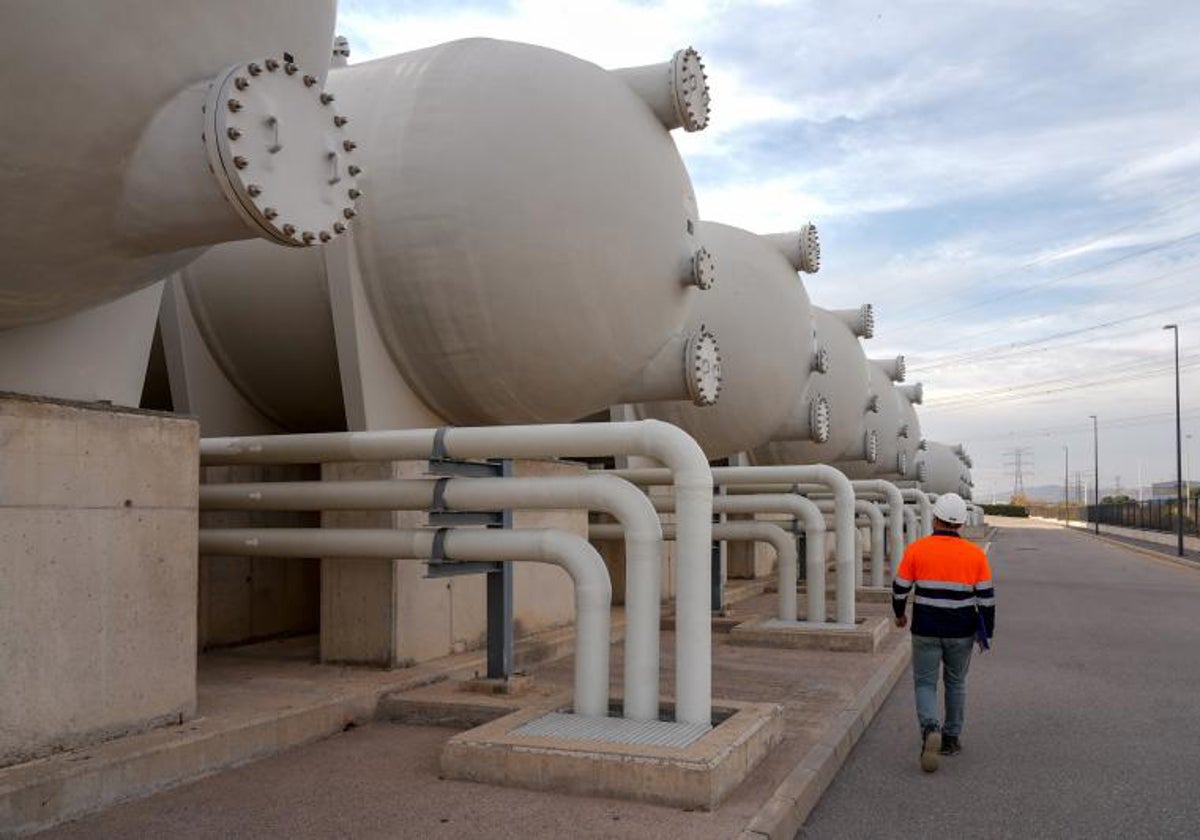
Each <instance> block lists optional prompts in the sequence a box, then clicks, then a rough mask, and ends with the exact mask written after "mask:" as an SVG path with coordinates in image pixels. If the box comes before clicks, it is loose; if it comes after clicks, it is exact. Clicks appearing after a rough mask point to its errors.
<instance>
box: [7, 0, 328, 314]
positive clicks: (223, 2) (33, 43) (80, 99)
mask: <svg viewBox="0 0 1200 840" xmlns="http://www.w3.org/2000/svg"><path fill="white" fill-rule="evenodd" d="M334 12H335V3H334V0H237V1H236V2H234V0H211V1H210V2H205V3H184V4H172V6H171V8H170V10H169V11H166V10H164V9H163V7H162V4H161V3H158V2H154V0H109V2H104V3H96V2H89V0H55V2H43V0H10V2H7V3H5V5H4V23H3V26H0V56H2V58H0V63H2V65H0V66H2V67H3V71H2V73H0V75H2V76H3V78H4V80H5V85H4V88H3V90H2V91H0V113H3V114H4V115H5V119H6V123H7V125H8V128H9V129H10V130H8V131H6V132H5V134H4V138H3V140H0V158H2V159H3V160H4V166H3V168H0V196H3V199H0V250H3V252H4V254H5V260H6V267H5V273H4V279H3V280H2V281H0V329H5V328H9V327H14V326H17V325H19V324H28V323H34V322H38V321H44V320H48V319H51V318H56V317H60V316H64V315H67V314H70V313H72V312H78V311H81V310H83V309H86V308H88V307H90V306H94V305H96V304H99V303H103V302H105V301H110V300H114V299H116V298H118V297H121V296H123V295H126V294H129V293H131V292H133V291H135V290H137V289H139V288H141V287H143V286H146V285H148V284H150V283H153V282H154V281H157V280H160V279H162V278H163V277H165V276H166V275H168V274H170V273H171V272H172V271H174V270H175V269H177V268H179V267H180V266H182V265H184V264H186V263H187V262H189V261H190V260H192V259H194V258H195V257H196V256H197V255H198V254H199V251H198V250H195V249H194V248H193V249H189V250H186V251H180V250H179V249H180V248H182V247H184V246H183V245H182V244H180V242H179V241H178V240H175V239H172V238H171V237H170V236H167V237H164V238H163V239H162V240H159V239H157V238H156V235H155V234H154V230H153V228H154V225H155V224H157V223H158V222H161V221H163V220H161V219H160V220H156V219H154V218H152V217H147V216H146V215H145V214H144V212H143V213H142V214H141V215H140V216H139V215H137V214H138V211H139V207H140V201H141V199H146V200H147V201H149V200H151V199H152V198H153V194H154V193H156V192H157V191H161V190H166V191H172V190H176V191H177V190H179V189H180V188H181V186H182V185H183V184H185V182H186V183H197V184H203V186H200V187H197V189H198V190H200V192H198V193H194V194H189V193H187V192H184V193H182V194H181V193H178V192H175V193H172V194H173V195H175V196H176V198H180V199H183V198H187V197H188V196H189V195H190V197H191V201H190V202H189V201H186V200H177V201H173V202H172V203H171V204H170V205H163V206H164V207H165V208H167V209H168V210H169V211H170V212H172V213H183V214H185V215H190V218H191V222H189V224H191V223H195V225H196V230H198V231H200V233H199V234H197V235H196V236H194V237H193V238H195V239H197V240H198V241H196V242H194V243H193V244H196V245H200V244H204V243H205V242H213V241H222V240H227V239H235V238H246V237H249V236H253V235H255V234H254V232H253V231H252V230H250V228H249V227H247V226H246V225H245V224H244V223H243V222H241V221H240V220H239V219H238V218H237V215H236V213H234V211H233V210H232V208H231V207H230V206H229V205H228V204H227V203H226V202H225V200H224V199H223V198H222V197H221V196H220V194H219V191H218V189H217V187H216V186H215V183H214V182H212V178H211V175H210V173H209V172H208V170H207V164H206V163H205V157H204V146H203V143H202V142H201V139H200V137H199V136H198V134H199V131H197V132H196V134H189V135H188V136H187V138H186V145H185V146H183V147H180V155H179V157H177V158H175V159H173V160H172V159H167V158H163V157H161V156H157V157H154V158H153V159H152V160H151V159H147V160H146V165H147V166H150V165H151V163H153V165H154V166H163V167H165V169H162V170H160V171H149V170H148V169H142V168H133V169H131V168H130V164H131V161H134V160H135V149H136V148H137V147H138V144H139V142H141V139H142V137H143V134H144V133H145V132H146V131H147V129H148V128H149V127H150V126H151V123H152V122H153V121H154V119H155V118H156V116H157V115H158V113H159V110H160V109H161V108H163V106H164V105H166V104H167V103H168V102H169V101H170V100H171V99H172V98H173V97H175V96H176V94H177V93H179V92H180V91H182V90H183V89H185V88H187V87H188V86H190V85H194V84H196V83H198V82H204V81H205V80H207V79H210V78H212V77H214V76H215V75H216V74H219V73H221V72H222V71H224V70H225V69H226V68H228V67H230V66H231V65H234V64H239V63H242V62H245V61H249V60H252V59H261V58H265V57H266V56H268V55H278V56H282V52H283V51H285V50H287V51H290V52H291V53H293V55H294V56H295V57H296V59H297V60H298V61H300V62H303V63H304V66H305V70H304V72H306V73H312V74H313V75H314V76H315V77H316V78H318V80H320V79H323V78H324V75H325V69H326V67H327V64H328V60H329V50H330V44H331V41H332V37H333V22H334ZM199 104H200V103H199V102H198V103H197V108H196V118H197V122H196V127H197V129H199V126H200V114H199ZM180 140H181V142H183V140H184V138H180ZM189 149H190V150H191V151H190V152H189V153H188V154H189V155H190V157H188V158H187V159H188V160H189V161H190V162H191V165H192V166H193V168H190V169H189V168H187V167H184V166H183V163H184V161H183V160H182V159H181V158H182V157H183V155H182V152H183V151H185V150H189ZM147 190H149V191H150V195H147V193H146V191H147ZM130 196H133V197H134V199H135V200H134V201H133V203H132V204H130V203H129V198H130ZM201 205H204V206H205V207H208V208H210V209H211V210H212V213H214V214H215V215H210V216H209V217H208V219H207V220H205V219H203V218H200V214H201ZM141 209H142V210H143V211H144V207H142V208H141ZM204 212H209V211H208V210H205V211H204ZM127 213H134V214H135V216H136V221H134V219H133V218H132V217H130V216H128V215H126V214H127ZM174 221H179V220H178V219H177V220H174ZM130 224H132V227H129V226H128V225H130Z"/></svg>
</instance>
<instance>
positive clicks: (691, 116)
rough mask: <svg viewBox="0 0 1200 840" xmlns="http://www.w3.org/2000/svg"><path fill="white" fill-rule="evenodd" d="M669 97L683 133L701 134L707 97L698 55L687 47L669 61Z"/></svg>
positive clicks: (707, 113) (705, 81)
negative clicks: (672, 101) (695, 132)
mask: <svg viewBox="0 0 1200 840" xmlns="http://www.w3.org/2000/svg"><path fill="white" fill-rule="evenodd" d="M671 95H672V98H673V99H674V101H675V113H676V115H677V116H678V118H679V124H680V125H682V126H683V130H684V131H703V130H704V128H705V127H706V126H707V125H708V115H709V107H710V102H711V97H710V96H709V92H708V76H707V75H705V73H704V62H703V61H701V60H700V53H698V52H696V51H695V50H694V49H692V48H691V47H688V48H687V49H682V50H679V51H678V52H676V53H675V55H674V56H672V57H671Z"/></svg>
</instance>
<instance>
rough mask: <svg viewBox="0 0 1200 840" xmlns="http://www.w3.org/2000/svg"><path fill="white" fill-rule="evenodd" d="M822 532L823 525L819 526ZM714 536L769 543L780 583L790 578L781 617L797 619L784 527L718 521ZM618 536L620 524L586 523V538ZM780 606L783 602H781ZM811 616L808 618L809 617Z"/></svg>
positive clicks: (792, 549)
mask: <svg viewBox="0 0 1200 840" xmlns="http://www.w3.org/2000/svg"><path fill="white" fill-rule="evenodd" d="M662 530H663V538H664V539H667V540H672V539H675V526H674V525H672V524H671V523H665V524H664V525H663V526H662ZM822 532H824V528H822ZM712 534H713V539H715V540H730V541H735V542H765V543H769V544H770V545H771V546H772V547H773V548H774V549H775V557H776V559H777V560H778V561H779V570H780V571H779V585H780V586H781V587H782V586H784V581H785V577H786V579H787V580H790V581H791V592H792V598H791V603H792V608H791V616H790V617H784V616H783V615H782V613H781V615H780V619H781V620H784V621H795V620H796V568H797V563H798V560H797V555H796V541H795V539H793V537H792V535H791V534H789V533H788V532H787V531H785V530H784V529H783V528H781V527H779V526H778V525H776V524H774V523H772V522H719V523H716V524H714V525H713V529H712ZM620 536H621V526H620V525H601V524H594V525H589V526H588V538H589V539H593V540H612V539H619V538H620ZM782 594H783V593H782V590H781V592H780V595H781V597H780V599H779V600H780V603H781V604H782V602H783V598H782ZM781 610H782V606H781ZM810 620H811V619H810Z"/></svg>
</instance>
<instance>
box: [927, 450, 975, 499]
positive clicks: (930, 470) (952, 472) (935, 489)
mask: <svg viewBox="0 0 1200 840" xmlns="http://www.w3.org/2000/svg"><path fill="white" fill-rule="evenodd" d="M920 463H921V464H922V465H923V466H922V467H921V468H920V472H922V473H923V474H924V476H925V477H924V478H923V479H921V489H923V490H924V491H925V492H927V493H937V494H939V495H940V494H942V493H958V494H959V495H960V496H961V495H962V490H963V487H964V475H965V473H964V471H966V469H967V468H966V465H965V464H963V462H962V461H961V460H959V457H958V455H957V454H956V453H955V452H954V450H953V449H952V448H951V447H950V446H947V445H946V444H944V443H937V442H936V441H932V440H931V441H927V442H926V444H925V451H924V452H922V453H921V459H920ZM966 477H967V478H969V473H968V474H966ZM963 498H966V497H965V496H963Z"/></svg>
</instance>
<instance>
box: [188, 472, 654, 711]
mask: <svg viewBox="0 0 1200 840" xmlns="http://www.w3.org/2000/svg"><path fill="white" fill-rule="evenodd" d="M439 483H441V484H442V493H441V499H440V503H441V504H442V505H444V506H445V507H446V508H447V509H449V510H488V509H491V508H518V509H520V508H524V509H530V510H563V509H580V508H582V509H585V510H596V511H601V512H603V513H607V514H609V515H610V516H613V517H615V518H616V519H617V521H618V522H620V523H621V527H622V528H623V533H624V540H625V565H626V575H625V675H624V686H625V701H624V716H625V717H627V718H630V719H632V720H657V719H658V684H659V673H658V671H659V661H658V660H659V656H658V641H659V617H660V615H659V613H660V603H661V594H662V528H661V527H660V525H659V520H658V515H657V514H656V513H655V512H654V507H653V506H652V505H651V504H650V500H649V499H648V498H647V497H646V495H645V494H644V493H642V492H641V491H640V490H638V489H637V488H636V487H634V486H633V485H632V484H630V483H629V482H627V481H622V480H621V479H619V478H617V477H615V476H611V475H603V474H600V473H593V474H589V475H585V476H553V477H544V478H446V479H429V478H424V479H397V480H391V481H300V482H282V481H278V482H263V483H255V484H249V483H247V484H208V485H203V486H201V488H200V509H201V510H428V509H431V508H433V507H434V505H435V504H436V502H435V492H436V488H437V486H438V484H439Z"/></svg>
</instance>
